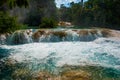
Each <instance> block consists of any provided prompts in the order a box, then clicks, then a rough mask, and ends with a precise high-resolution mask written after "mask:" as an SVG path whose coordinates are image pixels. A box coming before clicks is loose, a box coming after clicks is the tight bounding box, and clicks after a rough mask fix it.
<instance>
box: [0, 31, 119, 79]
mask: <svg viewBox="0 0 120 80" xmlns="http://www.w3.org/2000/svg"><path fill="white" fill-rule="evenodd" d="M119 34H120V32H119V31H114V30H98V29H95V30H94V29H93V30H91V29H90V30H60V31H59V30H58V31H57V30H26V31H16V32H15V33H13V34H12V35H9V36H7V37H6V36H4V35H2V37H1V45H0V67H1V70H0V75H2V76H3V74H2V73H3V72H4V70H2V69H4V68H3V67H4V66H6V64H7V66H8V64H9V67H10V70H11V69H13V67H11V66H10V65H11V64H12V65H13V64H15V65H16V66H17V69H19V68H20V67H21V66H22V69H23V68H27V69H29V70H30V71H32V73H35V72H39V71H44V70H45V71H46V70H47V71H48V72H50V73H53V74H59V73H60V71H61V69H60V67H63V66H64V65H71V66H95V67H99V66H100V67H103V68H108V69H109V68H110V69H112V70H115V71H110V73H109V72H108V73H106V74H114V75H117V77H115V76H114V75H111V76H112V78H111V79H108V80H114V79H115V80H119V79H120V37H119ZM11 44H12V45H11ZM13 44H15V45H13ZM17 44H19V45H17ZM18 65H19V66H18ZM9 67H7V68H9ZM15 70H16V68H15ZM15 70H14V71H15ZM93 70H94V69H93ZM5 71H6V69H5ZM116 71H117V72H116ZM102 73H104V72H102ZM5 74H6V73H5ZM11 74H12V73H11ZM98 74H99V73H98ZM10 77H11V76H10ZM2 79H11V78H8V77H7V78H2ZM26 80H27V79H26ZM40 80H41V79H40ZM43 80H44V79H43ZM58 80H59V79H58ZM82 80H84V79H82ZM87 80H88V79H87ZM93 80H94V79H93ZM98 80H99V79H98ZM101 80H102V79H101ZM103 80H107V79H103Z"/></svg>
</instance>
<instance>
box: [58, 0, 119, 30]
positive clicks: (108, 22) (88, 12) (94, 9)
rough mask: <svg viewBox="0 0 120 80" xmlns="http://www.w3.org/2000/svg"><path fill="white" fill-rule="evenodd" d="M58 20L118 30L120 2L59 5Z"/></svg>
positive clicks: (104, 0)
mask: <svg viewBox="0 0 120 80" xmlns="http://www.w3.org/2000/svg"><path fill="white" fill-rule="evenodd" d="M59 11H60V19H61V20H62V21H70V22H72V23H73V24H75V25H79V26H92V27H108V28H116V29H120V0H88V1H87V2H85V3H82V2H79V3H74V2H72V3H70V7H65V6H64V5H61V8H60V10H59Z"/></svg>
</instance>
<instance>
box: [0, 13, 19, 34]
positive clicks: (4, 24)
mask: <svg viewBox="0 0 120 80" xmlns="http://www.w3.org/2000/svg"><path fill="white" fill-rule="evenodd" d="M20 27H21V25H20V24H19V23H18V22H17V18H16V17H11V16H9V14H7V13H4V12H0V33H5V32H13V31H15V30H17V29H20Z"/></svg>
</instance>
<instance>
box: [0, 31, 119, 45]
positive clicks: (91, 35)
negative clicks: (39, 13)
mask: <svg viewBox="0 0 120 80" xmlns="http://www.w3.org/2000/svg"><path fill="white" fill-rule="evenodd" d="M119 35H120V32H119V31H115V30H110V29H63V30H56V29H47V30H45V29H41V30H31V29H30V30H18V31H15V32H14V33H13V34H9V35H8V34H1V35H0V44H25V43H31V42H61V41H84V42H85V41H94V40H95V39H98V38H100V37H118V38H120V36H119Z"/></svg>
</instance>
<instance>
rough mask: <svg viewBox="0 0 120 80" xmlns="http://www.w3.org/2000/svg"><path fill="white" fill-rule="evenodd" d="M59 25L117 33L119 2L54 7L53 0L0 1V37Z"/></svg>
mask: <svg viewBox="0 0 120 80" xmlns="http://www.w3.org/2000/svg"><path fill="white" fill-rule="evenodd" d="M59 21H64V22H70V23H72V24H73V25H75V26H77V27H78V28H81V27H105V28H113V29H120V0H88V1H86V2H84V0H80V2H79V3H74V2H71V3H70V5H69V6H67V7H66V6H65V5H64V4H61V6H60V8H57V7H56V4H55V0H0V33H3V32H12V31H14V30H17V29H21V28H55V27H57V24H58V22H59Z"/></svg>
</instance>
